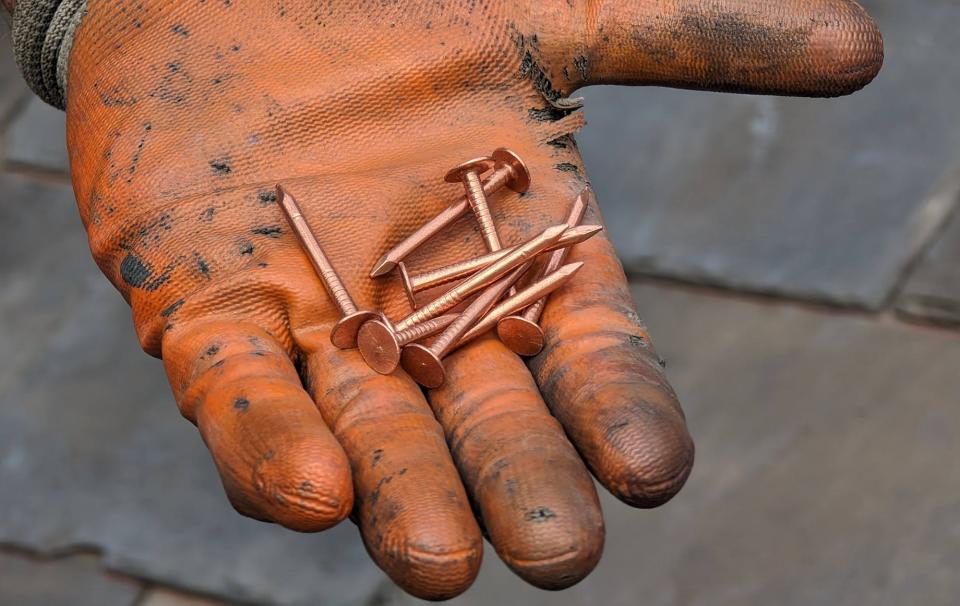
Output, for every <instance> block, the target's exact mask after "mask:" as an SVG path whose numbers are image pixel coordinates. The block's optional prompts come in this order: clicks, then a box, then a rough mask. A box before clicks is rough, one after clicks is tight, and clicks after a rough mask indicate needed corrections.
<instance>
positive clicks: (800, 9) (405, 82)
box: [67, 0, 882, 598]
mask: <svg viewBox="0 0 960 606" xmlns="http://www.w3.org/2000/svg"><path fill="white" fill-rule="evenodd" d="M881 59H882V43H881V41H880V37H879V34H878V33H877V31H876V29H875V27H874V26H873V24H872V22H871V21H870V20H869V18H868V17H867V16H866V15H865V14H864V12H863V11H862V9H861V8H860V7H859V6H858V5H856V4H855V3H853V2H850V1H848V0H806V1H801V0H786V1H773V0H728V1H716V0H711V1H707V0H702V1H693V0H690V1H687V2H680V1H671V0H663V1H658V0H639V1H636V2H615V1H607V2H600V1H596V2H585V1H583V0H570V1H568V2H542V1H540V0H531V1H530V2H493V1H484V0H479V1H478V0H471V1H466V0H464V1H456V0H451V1H447V2H396V1H388V0H384V1H377V2H373V1H361V0H355V1H349V2H348V1H329V2H319V1H316V2H307V1H295V0H286V1H269V2H238V1H231V0H207V1H198V2H168V1H166V0H140V1H138V2H124V1H116V2H91V3H90V6H89V9H88V13H87V15H86V16H85V18H84V20H83V22H82V23H81V24H80V27H79V28H78V30H77V34H76V39H75V42H74V45H73V50H72V54H71V58H70V66H69V79H68V91H69V94H68V98H67V111H68V139H69V147H70V150H71V165H72V173H73V180H74V185H75V191H76V195H77V200H78V204H79V207H80V212H81V215H82V218H83V221H84V224H85V225H86V227H87V230H88V232H89V237H90V244H91V249H92V251H93V254H94V256H95V259H96V261H97V263H98V265H99V266H100V268H101V269H102V270H103V272H104V273H105V274H106V275H107V276H108V278H109V279H110V280H111V281H112V282H113V283H114V284H115V285H116V286H117V288H118V289H119V290H120V291H121V293H122V294H123V296H124V297H125V298H126V299H127V301H128V302H129V303H130V304H131V307H132V309H133V318H134V322H135V325H136V329H137V333H138V335H139V337H140V340H141V343H142V345H143V347H144V349H145V350H146V351H147V352H149V353H151V354H153V355H157V356H162V357H163V359H164V363H165V367H166V370H167V373H168V376H169V378H170V382H171V385H172V388H173V392H174V395H175V397H176V400H177V402H178V404H179V407H180V410H181V411H182V413H183V414H184V416H186V417H187V418H188V419H190V420H191V421H193V422H194V423H196V424H197V426H198V428H199V430H200V433H201V435H202V437H203V439H204V441H205V442H206V444H207V446H208V447H209V449H210V451H211V453H212V456H213V459H214V461H215V463H216V465H217V468H218V470H219V472H220V475H221V477H222V480H223V484H224V487H225V489H226V492H227V495H228V497H229V498H230V501H231V503H233V505H234V506H235V507H236V508H237V509H238V510H239V511H240V512H242V513H244V514H246V515H249V516H252V517H255V518H258V519H263V520H270V521H275V522H278V523H281V524H283V525H285V526H287V527H290V528H293V529H297V530H303V531H314V530H321V529H323V528H326V527H329V526H331V525H333V524H335V523H337V522H339V521H340V520H342V519H343V518H344V517H346V516H347V515H349V514H350V513H351V511H353V512H354V516H355V520H356V522H357V523H358V525H359V528H360V531H361V534H362V536H363V540H364V543H365V545H366V546H367V549H368V550H369V552H370V554H371V556H372V557H373V559H374V560H375V561H376V562H377V563H378V564H379V565H380V566H381V567H382V568H383V569H384V570H385V571H386V572H387V573H388V574H389V575H390V576H391V578H393V579H394V580H395V581H396V582H397V583H399V584H400V585H401V586H402V587H404V588H405V589H406V590H408V591H410V592H412V593H414V594H416V595H420V596H424V597H432V598H442V597H448V596H452V595H455V594H457V593H459V592H461V591H463V590H464V589H465V588H466V587H468V586H469V584H470V583H471V582H472V580H473V579H474V577H475V575H476V572H477V570H478V567H479V564H480V559H481V552H482V540H481V531H480V525H481V524H482V526H483V528H484V530H485V531H486V533H487V534H488V536H489V538H490V540H491V543H492V545H493V546H494V548H495V549H496V551H497V552H498V554H499V555H500V557H501V558H502V559H503V560H504V561H505V562H506V563H507V564H508V565H509V566H510V567H511V568H512V569H513V570H514V571H515V572H517V574H519V575H520V576H522V577H523V578H525V579H527V580H528V581H530V582H532V583H534V584H536V585H538V586H541V587H547V588H562V587H565V586H568V585H570V584H572V583H574V582H576V581H578V580H579V579H581V578H583V577H584V576H585V575H586V574H587V573H589V571H590V570H591V569H592V568H593V566H594V565H595V564H596V562H597V560H598V559H599V556H600V552H601V550H602V544H603V521H602V517H601V513H600V508H599V504H598V501H597V495H596V492H595V489H594V485H593V483H592V481H591V478H590V474H589V472H588V468H589V470H590V471H592V472H593V474H594V475H595V476H596V477H597V478H598V479H599V480H600V482H601V483H602V484H603V485H604V486H605V487H606V488H608V489H609V490H610V491H611V492H612V493H613V494H615V495H616V496H617V497H619V498H620V499H622V500H624V501H626V502H627V503H630V504H632V505H635V506H640V507H648V506H655V505H658V504H660V503H663V502H664V501H666V500H668V499H669V498H670V497H671V496H673V495H674V494H675V493H676V492H677V491H678V490H679V489H680V487H681V486H682V484H683V482H684V481H685V480H686V477H687V475H688V474H689V471H690V468H691V465H692V462H693V444H692V441H691V439H690V437H689V435H688V432H687V429H686V425H685V421H684V417H683V414H682V412H681V410H680V407H679V405H678V403H677V401H676V397H675V396H674V393H673V391H672V390H671V389H670V387H669V385H668V383H667V382H666V379H665V377H664V375H663V372H662V369H661V367H660V365H659V364H658V358H657V356H656V354H655V353H654V351H653V349H652V347H651V345H650V342H649V340H648V337H647V333H646V331H645V329H644V327H643V325H642V324H641V323H640V321H639V319H638V317H637V315H636V314H635V312H634V305H633V302H632V301H631V299H630V296H629V292H628V289H627V285H626V282H625V280H624V276H623V272H622V270H621V268H620V265H619V263H618V262H617V260H616V258H615V256H614V254H613V251H612V249H611V247H610V245H609V243H608V242H606V241H605V240H603V239H602V238H595V239H593V240H591V241H589V242H587V243H585V244H583V245H580V246H579V247H578V248H577V249H576V250H575V252H574V254H573V255H572V256H571V260H580V261H585V262H586V264H587V265H586V269H585V271H581V272H580V273H579V274H578V275H577V276H576V278H575V279H574V280H573V281H572V282H571V283H570V284H568V285H567V286H565V287H564V288H563V289H561V290H559V291H557V293H555V294H554V295H553V296H552V297H551V300H550V303H549V305H548V306H547V309H546V312H545V314H544V317H543V326H544V328H545V330H546V333H547V345H546V347H545V349H544V351H543V352H542V353H541V354H540V355H539V356H537V357H536V358H534V359H532V360H531V361H530V363H529V365H525V364H524V362H523V361H521V360H520V359H519V358H517V357H516V356H515V355H513V354H512V353H510V352H508V351H507V350H506V349H505V348H504V347H503V346H502V345H501V344H500V343H499V342H497V341H496V340H495V339H492V338H487V339H483V340H480V341H477V342H475V343H473V344H471V345H470V346H468V347H466V348H465V349H463V350H461V351H458V352H456V353H455V354H453V355H452V356H451V357H450V358H448V360H447V368H448V380H447V383H446V384H445V386H444V387H442V388H440V389H438V390H433V391H431V392H429V393H428V394H426V397H425V396H424V394H423V393H422V392H421V390H420V389H419V388H418V387H417V386H416V385H415V384H414V383H413V382H412V381H411V380H410V379H409V378H407V377H406V376H405V375H403V373H402V372H401V371H398V372H396V373H395V374H394V375H392V376H380V375H377V374H376V373H374V372H372V371H370V370H369V369H367V367H366V366H365V365H364V363H363V362H362V361H361V359H360V356H359V354H358V353H357V352H356V351H339V350H335V349H334V348H333V347H332V346H331V345H330V341H329V330H330V328H331V326H332V324H333V323H334V322H335V321H336V320H337V317H338V316H337V313H336V310H335V309H334V307H333V306H332V305H331V304H330V301H329V300H328V298H327V295H326V293H325V292H324V291H323V289H322V288H321V287H320V285H319V283H318V281H317V279H316V277H315V274H314V272H313V270H312V268H311V266H310V265H309V263H308V261H307V258H306V256H305V255H304V253H303V252H302V250H301V248H300V247H299V245H298V243H297V241H296V239H295V237H294V235H293V234H292V233H290V231H289V229H288V228H287V225H286V223H285V222H284V220H283V218H282V215H281V213H280V210H279V208H278V207H277V205H276V200H275V195H274V193H273V192H274V186H275V185H276V184H277V183H281V184H283V185H284V186H285V187H286V188H287V189H288V190H289V191H290V192H291V193H292V194H293V195H295V196H296V197H297V199H298V201H299V202H300V204H301V206H302V207H303V210H304V215H305V217H306V219H307V221H308V222H309V223H310V224H311V226H312V227H313V230H314V232H315V233H316V234H317V237H318V239H319V241H320V243H321V244H322V245H323V246H324V248H325V250H326V252H327V254H328V256H329V257H330V258H331V260H332V261H333V263H334V265H335V266H336V267H337V269H338V270H339V272H340V274H341V275H342V276H343V278H344V280H345V282H346V285H347V287H348V289H349V290H350V292H351V293H352V294H353V296H354V298H355V299H356V300H357V302H358V303H359V304H360V306H361V307H366V308H382V309H385V310H386V311H387V312H388V313H389V314H390V315H391V317H393V318H399V317H401V316H403V315H405V313H406V312H407V311H409V310H408V308H407V306H406V303H405V298H404V297H403V295H402V294H401V290H400V288H399V283H398V281H397V280H396V279H395V277H393V276H391V277H387V278H381V279H378V280H376V281H374V280H371V279H370V278H368V275H367V274H368V272H369V269H370V267H371V265H372V264H373V262H374V261H375V260H376V259H377V258H379V257H380V256H381V255H382V254H383V253H384V252H386V251H387V250H388V249H389V248H390V247H391V246H392V245H394V244H396V243H397V242H398V241H399V240H401V239H402V238H403V237H404V236H405V235H407V234H408V233H410V232H411V231H413V230H414V229H415V228H416V227H418V226H419V225H420V224H421V223H423V222H424V221H425V220H426V219H428V218H430V217H431V216H433V215H434V214H436V213H437V212H439V211H440V210H441V209H442V208H444V207H445V206H446V205H447V204H449V203H451V202H452V201H454V200H456V199H457V198H458V197H459V196H461V195H462V189H461V188H460V187H459V186H458V185H455V184H449V183H444V182H443V175H444V173H445V172H446V170H447V169H449V168H450V167H452V166H453V165H455V164H457V163H459V162H461V161H463V160H466V159H468V158H472V157H476V156H481V155H486V154H489V153H490V151H492V150H493V149H494V148H496V147H500V146H506V147H509V148H511V149H513V150H515V151H516V152H518V153H519V154H520V155H521V157H523V158H524V159H525V160H526V162H527V163H528V165H529V168H530V171H531V173H532V176H533V184H532V187H531V189H530V191H529V192H528V193H527V194H525V195H523V196H520V195H518V194H516V193H513V192H509V191H506V190H504V191H502V192H500V193H498V194H496V195H494V196H492V197H491V206H492V210H493V214H494V218H495V219H496V221H497V225H498V227H499V229H500V235H501V238H502V240H503V241H504V242H505V243H507V244H513V243H517V242H519V241H521V240H523V239H526V238H529V237H531V236H532V235H534V234H535V233H536V232H538V231H540V230H542V229H543V228H544V227H546V226H547V225H549V224H552V223H558V222H560V221H562V220H563V218H564V216H565V214H566V212H567V209H568V207H569V204H570V203H571V202H572V200H573V199H574V197H575V196H576V195H577V194H578V193H579V192H580V190H581V189H582V188H583V187H584V186H585V184H586V176H585V174H584V171H583V168H582V162H581V159H580V156H579V153H578V151H577V149H576V147H575V144H574V141H573V138H572V137H571V136H570V135H571V134H572V133H573V132H574V131H576V130H577V129H578V128H579V127H580V126H582V118H581V117H580V113H579V112H578V111H573V110H571V109H569V108H570V103H569V102H568V101H567V97H568V95H570V94H571V93H572V92H573V91H574V90H575V89H576V88H578V87H580V86H583V85H586V84H593V83H633V84H662V85H671V86H681V87H691V88H705V89H713V90H731V91H744V92H764V93H777V94H805V95H836V94H844V93H848V92H852V91H853V90H856V89H857V88H859V87H860V86H863V85H864V84H866V83H867V82H868V81H869V80H870V79H871V78H872V77H873V76H874V75H875V74H876V71H877V70H878V69H879V66H880V62H881ZM563 107H566V108H568V109H559V108H563ZM600 220H601V219H600V216H599V211H598V209H597V208H596V206H595V205H591V208H590V210H589V211H588V214H587V217H586V221H587V222H599V221H600ZM482 252H484V247H483V243H482V240H481V239H480V237H479V233H478V230H477V228H476V226H475V223H474V222H473V221H471V220H469V218H464V219H462V220H460V221H458V222H457V224H455V225H454V226H453V227H452V228H451V229H449V230H447V231H446V232H445V233H444V234H442V235H441V236H440V237H438V238H436V239H434V240H433V241H431V242H430V243H428V245H426V246H424V247H423V248H422V249H421V250H419V251H417V253H415V254H414V255H413V256H412V257H411V258H410V263H411V265H412V267H414V268H415V269H426V268H429V267H433V266H436V265H439V264H441V263H444V262H447V261H453V260H460V259H463V258H466V257H469V256H473V255H476V254H480V253H482ZM471 505H472V506H471ZM478 519H479V520H480V523H479V524H478V521H477V520H478Z"/></svg>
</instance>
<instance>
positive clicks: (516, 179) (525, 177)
mask: <svg viewBox="0 0 960 606" xmlns="http://www.w3.org/2000/svg"><path fill="white" fill-rule="evenodd" d="M490 157H491V158H493V159H494V161H495V162H496V163H497V164H498V165H503V166H509V167H510V169H511V170H510V172H511V176H512V178H511V179H510V180H509V181H507V187H509V188H510V189H512V190H513V191H515V192H517V193H518V194H522V193H523V192H525V191H527V190H528V189H530V171H529V170H528V169H527V165H526V164H525V163H524V162H523V160H521V159H520V156H518V155H517V153H516V152H514V151H512V150H509V149H507V148H506V147H500V148H498V149H495V150H493V153H492V154H490Z"/></svg>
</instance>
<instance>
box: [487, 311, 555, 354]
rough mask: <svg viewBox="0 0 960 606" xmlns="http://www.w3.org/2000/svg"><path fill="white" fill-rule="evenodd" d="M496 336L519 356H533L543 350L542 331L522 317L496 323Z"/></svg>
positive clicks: (510, 317)
mask: <svg viewBox="0 0 960 606" xmlns="http://www.w3.org/2000/svg"><path fill="white" fill-rule="evenodd" d="M497 336H498V337H500V340H501V341H502V342H503V344H504V345H506V346H507V348H508V349H510V351H512V352H513V353H515V354H517V355H519V356H527V357H530V356H535V355H537V354H538V353H540V352H541V351H542V350H543V345H544V336H543V329H542V328H540V325H539V324H537V323H536V322H531V321H530V320H528V319H526V318H524V317H523V316H507V317H506V318H503V319H501V320H500V321H499V322H497Z"/></svg>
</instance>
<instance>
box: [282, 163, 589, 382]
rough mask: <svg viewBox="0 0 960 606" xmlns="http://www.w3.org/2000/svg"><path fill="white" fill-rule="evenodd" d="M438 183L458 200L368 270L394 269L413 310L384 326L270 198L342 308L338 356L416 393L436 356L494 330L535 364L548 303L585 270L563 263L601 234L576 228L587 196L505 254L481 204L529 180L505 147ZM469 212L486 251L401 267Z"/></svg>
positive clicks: (298, 218)
mask: <svg viewBox="0 0 960 606" xmlns="http://www.w3.org/2000/svg"><path fill="white" fill-rule="evenodd" d="M445 180H446V181H448V182H451V183H462V184H463V187H464V191H465V195H464V196H463V198H461V199H460V200H458V201H457V202H455V203H454V204H451V205H450V206H448V207H447V208H446V209H444V210H443V211H442V212H441V213H440V214H438V215H437V216H436V217H434V218H433V219H431V220H430V221H428V222H426V223H424V224H423V225H422V226H421V227H420V228H419V229H417V230H416V231H415V232H413V233H412V234H410V235H409V236H408V237H407V238H406V239H405V240H404V241H403V242H401V243H400V244H398V245H396V246H394V247H393V248H392V249H391V250H390V251H389V252H387V254H385V255H384V256H383V257H381V258H380V259H379V260H378V261H377V263H376V264H375V265H374V267H373V269H372V271H371V272H370V277H371V278H379V277H383V276H386V275H388V274H390V273H391V272H392V271H394V270H396V271H397V272H398V273H399V275H400V279H401V282H402V284H403V288H404V290H405V291H406V294H407V297H408V299H409V301H410V305H411V307H412V308H413V310H412V311H411V313H410V314H409V315H407V316H406V317H405V318H402V319H400V320H397V321H391V320H390V319H389V318H387V316H386V315H385V314H383V313H380V312H375V311H370V310H362V309H360V308H358V307H357V305H356V303H355V302H354V300H353V298H352V297H351V296H350V293H349V292H347V289H346V287H345V286H344V284H343V282H342V280H341V279H340V277H339V275H337V272H336V270H335V269H334V268H333V265H332V264H331V263H330V260H329V259H328V258H327V256H326V255H325V254H324V252H323V249H322V248H321V247H320V244H319V242H317V239H316V237H315V236H314V235H313V233H312V232H311V231H310V228H309V226H308V225H307V222H306V221H305V220H304V218H303V215H302V214H301V212H300V209H299V207H298V205H297V202H296V200H294V198H293V196H291V195H290V193H289V192H287V191H285V190H284V189H283V188H282V187H281V186H277V199H278V200H279V201H280V206H281V208H282V209H283V211H284V214H285V215H286V217H287V220H288V221H289V223H290V226H291V227H292V228H293V230H294V232H295V233H296V234H297V237H298V238H299V239H300V243H301V244H302V245H303V248H304V250H305V251H306V252H307V255H308V257H309V258H310V261H311V263H312V264H313V266H314V268H315V269H316V271H317V274H318V275H319V277H320V279H321V281H322V282H323V285H324V288H326V290H327V293H328V294H329V295H330V298H331V299H332V300H333V302H334V303H335V304H336V306H337V307H338V309H339V310H340V314H341V319H340V320H339V321H338V322H337V323H336V324H335V325H334V327H333V330H332V332H331V335H330V340H331V341H332V342H333V344H334V345H335V346H337V347H339V348H341V349H351V348H354V347H358V348H359V349H360V354H361V356H362V357H363V359H364V361H365V362H366V363H367V365H369V366H370V368H372V369H373V370H375V371H376V372H378V373H381V374H390V373H392V372H393V371H394V370H396V369H397V367H398V366H402V367H403V369H404V370H405V371H406V372H407V374H409V375H410V376H411V377H413V379H414V380H415V381H417V382H418V383H419V384H420V385H423V386H424V387H428V388H435V387H439V386H441V385H442V384H443V382H444V378H445V371H444V365H443V358H444V357H445V356H446V355H447V354H449V353H450V352H452V351H454V350H455V349H457V348H458V347H460V346H462V345H464V344H466V343H469V342H470V341H472V340H473V339H475V338H477V337H479V336H480V335H483V334H485V333H487V332H489V331H491V330H494V329H495V330H496V332H497V335H498V336H499V338H500V340H501V341H502V342H503V343H504V344H505V345H506V346H507V347H508V348H510V349H511V350H512V351H514V352H516V353H517V354H519V355H522V356H533V355H536V354H538V353H539V352H540V350H541V349H542V348H543V345H544V334H543V330H542V329H541V328H540V324H539V321H540V316H541V314H542V313H543V310H544V306H545V305H546V301H547V296H548V295H549V294H550V293H552V292H553V291H554V290H556V289H558V288H560V287H561V286H563V285H564V284H565V283H566V282H567V281H568V280H569V279H570V278H571V277H573V275H574V274H576V273H577V271H579V270H580V268H581V267H582V266H583V263H568V264H565V260H566V257H567V253H568V252H569V251H570V248H571V247H572V246H574V245H576V244H579V243H580V242H583V241H585V240H587V239H589V238H591V237H592V236H594V235H596V234H597V233H599V232H600V231H602V229H603V228H602V227H601V226H599V225H580V222H581V221H582V219H583V216H584V213H585V212H586V209H587V204H588V199H589V196H590V191H589V188H587V189H584V191H583V192H581V194H580V195H579V196H578V197H577V199H576V200H574V202H573V204H572V205H571V208H570V211H569V213H568V214H567V218H566V221H565V222H564V223H561V224H559V225H552V226H550V227H547V228H546V229H544V230H543V231H542V232H541V233H539V234H538V235H536V236H534V237H533V238H531V239H530V240H527V241H526V242H521V243H518V244H515V245H511V246H506V247H504V246H503V245H502V244H501V240H500V236H499V234H498V232H497V226H496V224H495V223H494V220H493V215H492V214H491V212H490V206H489V203H488V197H491V196H493V195H494V194H496V193H497V192H498V191H500V190H502V189H503V188H505V187H506V188H509V189H512V190H513V191H515V192H519V193H523V192H525V191H526V190H527V188H528V187H529V186H530V173H529V171H528V170H527V167H526V166H525V165H524V163H523V161H522V160H521V159H520V157H519V156H518V155H517V154H516V153H514V152H512V151H510V150H508V149H505V148H500V149H497V150H495V151H494V152H493V153H492V154H491V155H490V156H489V157H483V158H477V159H474V160H469V161H467V162H464V163H462V164H460V165H459V166H457V167H455V168H453V169H452V170H450V171H449V172H448V173H447V174H446V177H445ZM467 211H471V214H472V215H473V217H474V219H475V220H476V222H477V224H478V226H479V228H480V233H481V235H482V237H483V241H484V243H485V244H486V247H487V250H488V252H487V253H486V254H484V255H481V256H478V257H475V258H472V259H467V260H465V261H461V262H458V263H454V264H452V265H447V266H444V267H440V268H435V269H430V270H426V271H420V272H416V273H414V272H411V271H410V269H409V268H408V267H407V266H406V265H405V264H404V262H403V260H404V259H405V258H406V257H407V256H409V255H410V253H412V252H413V251H414V250H416V249H417V248H418V247H419V246H421V245H422V244H423V243H424V242H426V241H427V240H429V239H430V238H431V237H433V236H434V235H436V234H438V233H440V232H441V231H443V230H444V229H445V228H446V227H447V226H448V225H450V224H452V223H453V222H454V221H455V220H457V219H458V218H459V217H461V216H463V215H465V214H467ZM446 285H450V286H449V288H447V289H446V290H445V291H443V292H442V293H441V294H440V295H438V296H436V297H435V298H433V299H431V300H429V301H426V302H424V303H422V304H421V303H420V302H419V300H418V295H419V294H421V293H426V292H428V291H429V292H433V291H434V290H435V289H438V288H439V287H443V286H446Z"/></svg>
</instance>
